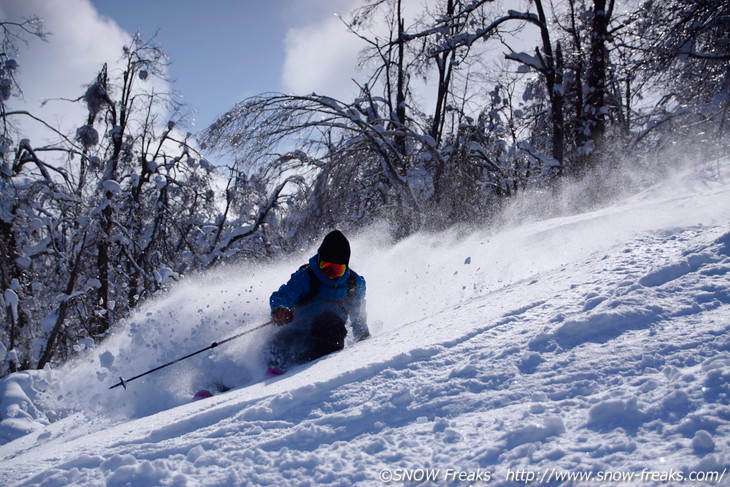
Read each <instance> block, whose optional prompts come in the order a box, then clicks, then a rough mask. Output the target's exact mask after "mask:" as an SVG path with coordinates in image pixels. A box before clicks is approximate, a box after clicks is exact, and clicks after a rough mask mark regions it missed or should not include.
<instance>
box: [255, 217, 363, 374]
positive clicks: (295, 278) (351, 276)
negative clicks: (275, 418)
mask: <svg viewBox="0 0 730 487" xmlns="http://www.w3.org/2000/svg"><path fill="white" fill-rule="evenodd" d="M349 263H350V243H349V242H348V240H347V238H346V237H345V236H344V235H343V234H342V232H340V231H339V230H334V231H332V232H330V233H329V234H327V236H326V237H325V238H324V240H323V241H322V244H321V245H320V247H319V249H318V251H317V254H316V255H315V256H314V257H312V258H311V259H309V263H308V264H305V265H303V266H302V267H301V268H300V269H299V270H298V271H297V272H295V273H294V274H292V276H291V278H290V279H289V281H288V282H287V283H286V284H284V285H282V286H281V287H280V288H279V290H278V291H275V292H274V293H273V294H272V295H271V298H270V299H269V304H270V305H271V318H272V321H273V322H274V323H275V324H277V325H279V326H281V327H282V329H281V330H279V331H278V332H277V333H276V335H274V337H273V338H272V340H271V342H270V344H269V347H268V351H269V369H268V371H267V373H266V374H267V375H268V376H274V375H281V374H283V373H284V370H286V368H287V367H290V366H293V365H298V364H303V363H306V362H310V361H312V360H315V359H317V358H319V357H322V356H324V355H327V354H330V353H332V352H335V351H337V350H342V348H343V347H344V346H345V336H346V335H347V328H346V326H345V324H346V322H347V320H348V318H349V320H350V325H351V328H352V333H353V338H354V339H355V341H361V340H365V339H366V338H368V337H369V336H370V332H369V330H368V326H367V319H366V313H365V279H364V278H363V277H362V276H360V275H359V274H357V273H356V272H355V271H353V270H352V269H350V267H349Z"/></svg>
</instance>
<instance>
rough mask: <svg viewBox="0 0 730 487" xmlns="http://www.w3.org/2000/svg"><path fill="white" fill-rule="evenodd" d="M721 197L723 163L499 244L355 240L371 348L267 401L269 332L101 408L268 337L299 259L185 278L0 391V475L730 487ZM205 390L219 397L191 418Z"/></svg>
mask: <svg viewBox="0 0 730 487" xmlns="http://www.w3.org/2000/svg"><path fill="white" fill-rule="evenodd" d="M729 193H730V164H728V162H727V161H725V162H723V163H716V164H713V165H712V171H709V172H708V171H697V172H696V173H694V174H684V175H682V177H680V178H678V179H677V181H674V182H672V183H671V184H670V185H668V186H667V185H665V186H663V187H657V188H653V189H652V190H650V191H647V192H645V193H643V194H641V195H638V196H637V197H634V198H631V199H628V200H626V201H623V202H622V203H621V204H615V205H613V206H609V207H606V208H602V209H598V210H594V211H591V212H587V213H583V214H579V215H573V216H565V217H560V218H552V219H549V220H546V221H539V222H532V223H528V224H524V225H517V226H511V227H509V228H506V229H505V230H503V231H500V232H493V233H492V232H475V233H469V234H461V233H458V232H457V231H451V232H447V233H445V234H440V235H425V234H420V235H414V236H413V237H411V238H409V239H406V240H405V241H402V242H399V243H398V244H396V245H392V244H390V243H388V242H384V241H376V242H373V241H372V234H371V233H367V232H365V233H363V234H362V235H360V236H356V237H355V238H353V239H352V246H353V249H354V250H355V252H354V253H353V267H354V268H356V269H357V270H358V272H360V273H361V274H362V275H364V276H365V278H366V279H367V280H368V312H369V319H370V323H371V329H372V331H373V336H372V338H371V339H369V340H367V341H365V342H361V343H357V344H351V343H348V346H347V348H346V349H345V350H343V351H342V352H339V353H335V354H332V355H330V356H328V357H324V358H322V359H320V360H318V361H315V362H313V363H310V364H307V365H305V366H301V367H299V368H296V369H294V370H292V371H289V372H288V373H287V374H285V375H284V376H281V377H277V378H272V379H267V380H261V378H262V376H263V362H262V358H261V357H260V355H259V350H260V348H261V345H262V343H263V342H264V341H265V340H266V339H267V334H268V333H270V331H271V330H268V329H264V330H261V331H258V332H256V333H253V334H251V335H250V336H247V338H245V339H241V340H240V341H235V342H231V344H230V345H226V346H222V347H219V348H216V349H215V350H214V351H211V352H210V353H206V354H201V356H196V357H194V358H191V359H189V360H187V361H185V362H183V363H178V364H175V365H173V366H170V367H167V368H165V369H163V370H160V371H158V372H156V373H154V374H150V375H148V376H145V377H144V378H140V379H139V380H136V381H133V382H130V383H129V384H128V388H127V390H124V389H123V388H121V387H118V388H115V389H112V390H109V389H108V388H109V386H111V385H112V384H114V383H116V382H118V380H119V376H120V375H122V376H127V377H129V376H132V375H134V374H136V373H140V372H143V371H145V370H148V369H150V368H153V367H156V366H159V365H160V364H162V363H165V362H167V361H170V360H173V359H176V358H178V357H180V356H181V355H184V354H187V353H190V352H192V351H194V350H196V349H198V348H202V347H205V346H207V345H209V344H210V343H211V342H212V341H215V340H220V339H221V338H224V337H226V336H231V335H233V334H235V333H236V332H239V331H241V330H243V329H248V328H250V327H253V326H255V325H256V324H258V323H260V322H261V321H263V320H265V319H266V305H267V299H268V295H269V294H270V293H271V292H272V291H273V290H274V289H276V288H277V287H278V286H279V284H280V283H281V282H282V280H284V279H286V277H288V275H289V274H290V273H291V272H292V271H293V270H295V269H296V267H298V264H299V263H300V262H303V261H304V259H305V258H306V256H307V255H306V254H302V255H301V256H296V257H295V258H293V259H292V260H290V261H288V262H282V263H280V264H277V265H275V266H272V267H270V268H267V269H262V268H251V267H247V266H229V267H227V268H225V269H221V270H219V271H217V272H213V273H209V274H207V275H204V276H199V277H194V278H188V279H186V280H184V281H182V282H180V283H178V284H177V285H176V286H175V287H174V289H173V290H172V291H171V292H170V293H169V294H168V295H167V296H164V297H162V298H160V299H158V300H157V301H155V302H153V303H148V304H147V305H145V306H144V307H143V308H142V309H140V310H138V311H137V312H136V313H135V314H134V315H133V316H130V317H129V318H128V319H127V321H126V323H125V324H124V325H123V326H121V327H120V328H119V329H118V331H117V332H116V333H115V334H114V336H113V337H111V338H110V339H109V340H107V341H106V342H104V343H101V344H97V345H96V346H95V347H93V348H91V349H90V350H88V351H87V352H86V353H85V354H83V355H82V356H81V357H80V358H79V359H78V361H77V362H75V363H72V364H68V365H66V366H64V367H62V368H60V369H58V370H46V371H36V372H33V373H28V372H25V373H21V374H14V375H12V376H10V377H7V378H5V379H3V381H0V384H1V385H2V387H3V389H2V391H3V395H2V396H0V397H2V398H3V402H2V408H3V411H4V412H2V414H3V417H2V421H0V431H2V432H8V433H7V434H8V437H7V440H6V441H9V442H8V443H6V444H4V445H2V446H0V478H3V479H12V481H11V482H10V484H9V485H18V486H20V485H23V486H31V485H66V484H73V485H79V486H92V485H180V486H182V485H368V486H369V485H381V484H382V483H383V482H387V481H389V480H392V481H396V482H397V483H406V484H409V485H410V483H409V482H410V480H413V481H414V482H415V481H417V480H419V477H418V475H426V474H428V475H430V476H431V477H432V479H433V482H432V484H435V485H443V484H446V485H457V484H459V482H458V481H457V480H456V479H457V474H463V477H464V478H465V479H472V480H473V481H475V483H477V480H478V479H481V480H484V479H485V476H486V477H488V478H489V481H490V484H491V485H499V486H502V485H505V486H506V485H515V484H522V483H525V482H527V481H538V480H539V479H543V480H545V481H546V482H544V483H546V484H551V485H582V484H583V483H588V482H591V481H594V482H597V481H599V480H601V479H603V480H606V479H608V480H613V481H619V480H620V481H622V482H627V483H628V484H631V485H638V484H645V483H650V482H651V481H654V482H658V481H663V482H665V483H669V484H672V485H674V484H677V485H678V484H680V483H682V482H683V481H688V480H691V481H692V483H693V485H694V484H699V485H718V484H722V483H723V482H726V481H727V475H728V473H727V468H728V466H730V449H729V448H728V447H730V406H729V404H730V333H729V332H730V321H729V320H728V316H730V291H729V290H730V227H729V226H728V225H729V223H730V200H728V198H727V196H728V194H729ZM394 270H398V271H397V272H396V271H394ZM219 380H220V381H223V382H224V383H226V384H227V385H230V386H232V388H233V389H232V390H230V391H228V392H226V393H222V394H216V395H215V396H213V397H212V398H209V399H205V400H202V401H196V402H190V398H191V396H192V393H193V392H194V391H195V390H196V387H198V386H199V385H205V384H210V383H211V382H216V381H219ZM8 412H9V413H8ZM6 414H15V416H14V418H18V419H19V420H21V423H20V425H19V426H18V428H17V429H13V425H15V424H18V423H16V422H13V421H11V417H10V416H9V415H8V416H6ZM6 422H8V423H7V424H6ZM21 434H23V436H20V435H21ZM10 440H12V441H10ZM406 475H408V476H410V477H406ZM578 475H580V476H581V477H576V476H578ZM459 478H460V477H459ZM420 479H421V480H423V477H420Z"/></svg>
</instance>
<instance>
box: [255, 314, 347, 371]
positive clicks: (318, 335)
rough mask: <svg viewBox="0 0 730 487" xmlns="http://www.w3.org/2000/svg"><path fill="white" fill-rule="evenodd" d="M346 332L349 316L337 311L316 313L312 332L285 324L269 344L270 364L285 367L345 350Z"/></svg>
mask: <svg viewBox="0 0 730 487" xmlns="http://www.w3.org/2000/svg"><path fill="white" fill-rule="evenodd" d="M345 336H347V328H346V327H345V320H343V319H342V318H340V317H339V316H337V315H336V314H333V313H322V314H320V315H318V316H317V317H315V318H314V320H313V321H312V326H311V330H310V332H309V333H302V332H301V331H299V330H296V329H287V327H286V326H284V329H282V330H281V331H280V332H278V333H277V334H276V335H274V338H273V339H272V341H271V344H270V345H269V352H270V359H269V366H270V367H278V368H282V369H285V368H288V367H291V366H293V365H299V364H304V363H307V362H311V361H312V360H316V359H318V358H320V357H323V356H325V355H328V354H330V353H332V352H336V351H338V350H342V349H343V348H344V347H345Z"/></svg>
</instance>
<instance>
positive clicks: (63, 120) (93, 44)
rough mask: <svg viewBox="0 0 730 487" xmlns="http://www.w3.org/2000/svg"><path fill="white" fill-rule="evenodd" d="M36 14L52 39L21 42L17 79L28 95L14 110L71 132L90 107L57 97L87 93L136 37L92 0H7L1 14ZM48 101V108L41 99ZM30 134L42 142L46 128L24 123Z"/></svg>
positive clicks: (12, 16)
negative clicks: (101, 13) (102, 14)
mask: <svg viewBox="0 0 730 487" xmlns="http://www.w3.org/2000/svg"><path fill="white" fill-rule="evenodd" d="M32 16H37V17H40V18H41V19H43V21H44V30H45V31H46V32H49V33H50V35H49V37H48V42H43V41H41V40H39V39H35V38H34V39H32V40H31V42H30V43H29V44H28V45H27V46H26V45H20V46H19V47H20V53H19V55H18V57H17V59H16V60H17V62H18V64H19V72H18V73H17V76H16V79H17V81H18V83H19V84H20V86H21V88H22V90H23V93H24V99H19V98H17V97H14V98H11V100H10V102H9V103H10V105H11V108H13V109H19V110H28V111H29V112H31V113H33V114H34V115H37V116H39V117H41V118H43V119H44V120H46V121H47V122H48V123H49V124H51V125H53V126H55V127H57V128H60V129H61V130H62V131H63V132H69V130H74V129H75V128H76V127H78V126H79V125H81V124H82V123H83V120H84V117H85V107H84V106H83V105H82V104H80V103H75V104H74V103H70V102H67V101H55V99H59V98H66V99H72V98H73V99H75V98H78V97H79V96H81V95H83V93H84V91H85V86H86V85H88V84H89V83H90V82H91V81H92V80H93V79H94V77H95V76H96V74H97V73H98V72H99V70H100V69H101V67H102V66H103V64H104V63H105V62H108V63H109V66H110V70H111V69H112V68H113V66H114V64H115V63H116V62H117V61H118V60H119V59H120V58H121V56H122V47H123V46H124V45H127V44H129V41H130V39H131V36H130V34H129V33H127V32H125V31H124V30H122V29H121V28H120V27H119V26H117V24H116V23H114V22H113V21H111V20H109V19H105V18H102V17H100V16H99V15H98V13H97V11H96V9H95V8H94V7H93V6H92V5H91V3H90V2H89V0H64V1H62V2H61V1H44V0H3V1H2V4H0V18H2V19H4V20H6V21H21V20H22V19H23V18H28V17H32ZM45 99H50V100H54V101H49V102H48V103H47V104H46V105H45V106H44V107H41V102H42V101H43V100H45ZM23 130H24V132H25V136H27V137H29V138H31V141H32V142H33V143H34V144H40V143H42V142H43V141H42V140H38V139H42V138H43V136H41V133H43V131H42V130H41V127H39V126H38V125H37V124H29V123H28V122H24V123H23Z"/></svg>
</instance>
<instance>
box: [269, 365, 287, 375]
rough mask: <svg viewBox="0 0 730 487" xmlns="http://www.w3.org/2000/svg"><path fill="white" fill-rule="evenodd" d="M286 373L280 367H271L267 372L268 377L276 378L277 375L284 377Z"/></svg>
mask: <svg viewBox="0 0 730 487" xmlns="http://www.w3.org/2000/svg"><path fill="white" fill-rule="evenodd" d="M283 374H284V371H283V370H281V369H280V368H278V367H269V368H268V369H267V370H266V377H276V376H277V375H283Z"/></svg>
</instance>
